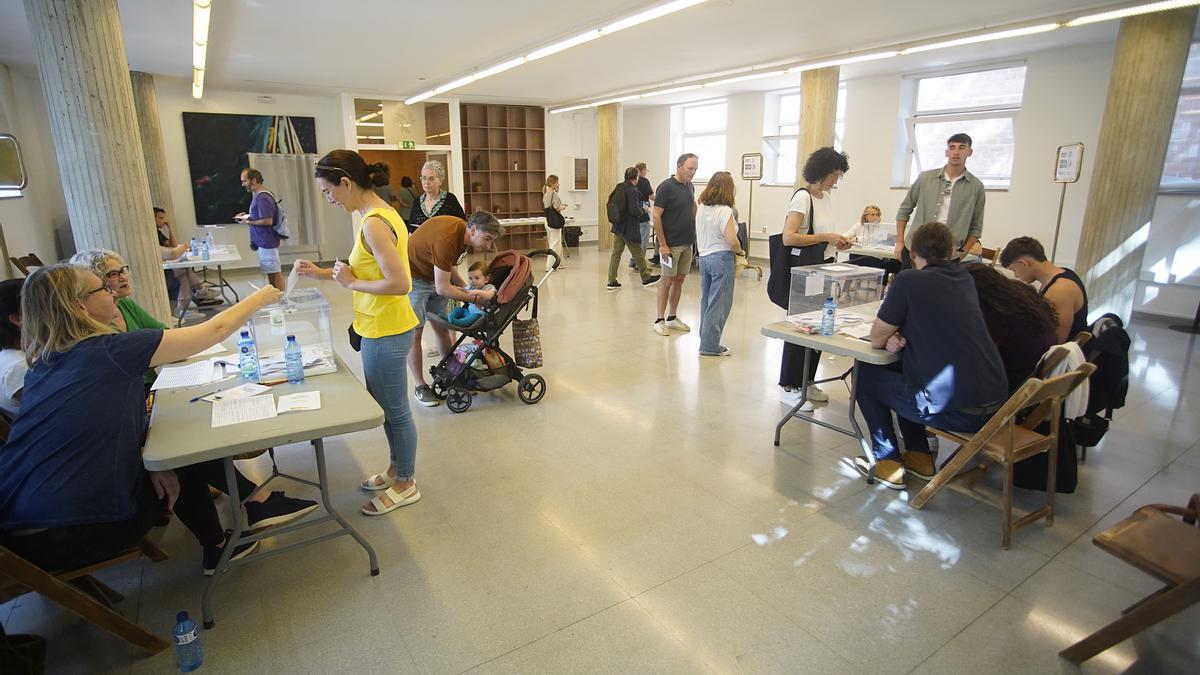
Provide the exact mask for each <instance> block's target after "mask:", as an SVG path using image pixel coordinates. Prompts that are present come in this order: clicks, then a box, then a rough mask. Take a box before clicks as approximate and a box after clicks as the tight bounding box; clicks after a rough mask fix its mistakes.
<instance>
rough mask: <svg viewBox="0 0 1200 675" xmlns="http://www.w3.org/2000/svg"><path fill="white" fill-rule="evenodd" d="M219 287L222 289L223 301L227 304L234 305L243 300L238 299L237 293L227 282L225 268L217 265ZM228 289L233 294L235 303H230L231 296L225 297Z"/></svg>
mask: <svg viewBox="0 0 1200 675" xmlns="http://www.w3.org/2000/svg"><path fill="white" fill-rule="evenodd" d="M217 286H219V287H220V289H221V299H222V300H224V301H225V302H226V304H230V305H232V304H234V303H238V302H241V301H242V299H241V298H240V297H238V293H237V291H235V290H234V289H233V286H232V285H231V284H230V283H229V282H228V281H226V280H225V268H224V267H222V266H220V265H217ZM226 288H228V289H229V292H230V293H233V302H229V296H227V295H225V289H226Z"/></svg>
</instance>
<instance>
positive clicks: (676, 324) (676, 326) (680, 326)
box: [663, 317, 692, 333]
mask: <svg viewBox="0 0 1200 675" xmlns="http://www.w3.org/2000/svg"><path fill="white" fill-rule="evenodd" d="M663 323H665V324H667V328H670V329H671V330H677V331H679V332H680V333H690V332H692V327H691V326H689V325H687V324H686V323H684V322H682V321H680V320H679V318H678V317H676V318H674V319H671V320H670V321H664V322H663Z"/></svg>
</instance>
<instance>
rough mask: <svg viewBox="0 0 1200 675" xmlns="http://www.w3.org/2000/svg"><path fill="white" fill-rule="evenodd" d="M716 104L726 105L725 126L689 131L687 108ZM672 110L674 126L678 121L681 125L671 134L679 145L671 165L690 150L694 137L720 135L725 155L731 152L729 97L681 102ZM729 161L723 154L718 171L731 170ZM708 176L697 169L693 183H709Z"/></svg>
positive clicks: (674, 150)
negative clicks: (689, 144) (723, 142)
mask: <svg viewBox="0 0 1200 675" xmlns="http://www.w3.org/2000/svg"><path fill="white" fill-rule="evenodd" d="M714 105H723V106H725V126H724V127H723V128H718V127H712V128H706V129H700V130H696V131H688V130H687V126H686V121H685V120H686V119H687V110H688V109H691V108H707V107H711V106H714ZM672 112H673V115H672V122H673V126H674V123H677V124H678V125H679V126H678V129H677V130H675V129H673V130H672V131H673V132H674V133H672V134H671V135H672V138H673V139H674V141H675V143H677V144H678V145H675V146H674V148H673V150H672V154H673V155H674V156H673V157H671V159H670V162H669V164H670V165H671V166H674V163H675V159H676V158H677V157H678V156H679V155H681V154H683V153H685V152H689V151H688V150H687V147H688V140H689V139H693V138H714V137H720V138H722V139H724V141H725V153H724V154H725V155H728V154H729V99H728V98H727V97H724V96H722V97H720V98H710V99H706V100H704V101H690V102H688V103H681V104H679V105H676V106H672ZM728 163H729V162H728V157H727V156H722V157H721V158H720V162H719V164H720V168H718V169H716V170H717V171H728V170H729V169H728V166H727V165H728ZM709 175H711V172H710V173H709ZM708 178H709V176H708V175H706V176H703V177H702V176H701V175H700V172H699V171H697V173H696V177H695V178H693V179H692V183H693V184H699V185H707V184H708Z"/></svg>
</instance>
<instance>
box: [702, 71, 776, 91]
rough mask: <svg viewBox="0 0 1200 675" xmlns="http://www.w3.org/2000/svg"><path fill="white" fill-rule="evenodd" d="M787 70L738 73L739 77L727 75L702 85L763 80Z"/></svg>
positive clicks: (713, 85)
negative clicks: (747, 73)
mask: <svg viewBox="0 0 1200 675" xmlns="http://www.w3.org/2000/svg"><path fill="white" fill-rule="evenodd" d="M786 73H787V71H786V70H771V71H767V72H765V73H750V74H749V75H738V76H737V77H727V78H725V79H723V80H717V81H715V82H705V83H704V84H702V85H700V86H702V87H716V86H719V85H722V84H733V83H734V82H746V81H747V80H761V79H762V78H764V77H777V76H779V75H784V74H786Z"/></svg>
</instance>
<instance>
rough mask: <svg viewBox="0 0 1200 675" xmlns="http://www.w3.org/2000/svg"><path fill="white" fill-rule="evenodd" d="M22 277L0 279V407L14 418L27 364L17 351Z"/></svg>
mask: <svg viewBox="0 0 1200 675" xmlns="http://www.w3.org/2000/svg"><path fill="white" fill-rule="evenodd" d="M23 282H24V280H23V279H9V280H7V281H2V282H0V343H2V344H0V347H3V351H0V410H3V411H4V414H6V415H8V417H9V419H14V418H16V416H17V412H18V411H19V410H20V409H21V393H22V392H23V391H24V389H25V373H26V372H28V371H29V364H28V363H27V362H26V361H25V352H23V351H21V284H22V283H23Z"/></svg>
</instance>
